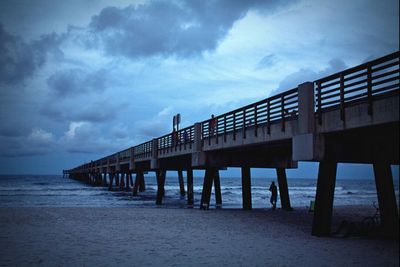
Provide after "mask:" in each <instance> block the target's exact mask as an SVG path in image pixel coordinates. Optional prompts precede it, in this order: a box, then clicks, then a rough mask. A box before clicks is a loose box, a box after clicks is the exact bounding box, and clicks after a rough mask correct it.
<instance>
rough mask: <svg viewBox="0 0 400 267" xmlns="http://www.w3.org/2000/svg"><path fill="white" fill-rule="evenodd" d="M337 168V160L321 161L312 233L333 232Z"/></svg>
mask: <svg viewBox="0 0 400 267" xmlns="http://www.w3.org/2000/svg"><path fill="white" fill-rule="evenodd" d="M336 170H337V162H320V163H319V171H318V181H317V193H316V196H315V210H314V219H313V225H312V235H315V236H329V235H330V233H331V223H332V210H333V196H334V193H335V182H336Z"/></svg>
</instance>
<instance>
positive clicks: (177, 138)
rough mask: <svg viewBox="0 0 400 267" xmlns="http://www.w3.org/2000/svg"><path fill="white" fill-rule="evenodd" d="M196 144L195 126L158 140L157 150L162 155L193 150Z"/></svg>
mask: <svg viewBox="0 0 400 267" xmlns="http://www.w3.org/2000/svg"><path fill="white" fill-rule="evenodd" d="M193 143H194V125H192V126H189V127H186V128H183V129H181V130H179V131H176V132H172V133H169V134H166V135H164V136H161V137H159V138H157V149H158V152H159V153H161V154H167V153H170V152H173V151H178V150H179V151H181V150H186V149H192V146H193Z"/></svg>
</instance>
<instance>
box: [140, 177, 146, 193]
mask: <svg viewBox="0 0 400 267" xmlns="http://www.w3.org/2000/svg"><path fill="white" fill-rule="evenodd" d="M144 191H146V182H145V181H144V173H143V172H140V177H139V192H144Z"/></svg>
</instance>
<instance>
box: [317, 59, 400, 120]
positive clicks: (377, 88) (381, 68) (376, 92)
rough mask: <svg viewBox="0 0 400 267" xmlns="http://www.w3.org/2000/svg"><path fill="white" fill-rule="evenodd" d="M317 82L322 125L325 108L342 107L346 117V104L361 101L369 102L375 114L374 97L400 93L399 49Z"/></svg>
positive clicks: (318, 106)
mask: <svg viewBox="0 0 400 267" xmlns="http://www.w3.org/2000/svg"><path fill="white" fill-rule="evenodd" d="M314 85H315V105H316V107H315V108H316V112H317V114H318V122H319V124H321V123H322V112H323V111H324V110H328V109H334V108H338V107H339V108H340V117H341V119H342V120H344V119H345V107H346V106H349V105H352V104H354V103H358V102H360V101H367V102H368V104H369V106H368V114H370V115H372V113H373V110H372V102H373V99H374V98H377V97H384V96H388V95H393V94H398V93H399V52H395V53H392V54H390V55H387V56H384V57H381V58H378V59H376V60H373V61H370V62H367V63H364V64H361V65H359V66H356V67H354V68H350V69H347V70H345V71H342V72H338V73H335V74H332V75H329V76H327V77H324V78H322V79H318V80H316V81H314Z"/></svg>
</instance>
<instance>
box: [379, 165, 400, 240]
mask: <svg viewBox="0 0 400 267" xmlns="http://www.w3.org/2000/svg"><path fill="white" fill-rule="evenodd" d="M374 175H375V185H376V191H377V194H378V202H379V212H380V217H381V226H382V230H383V234H384V235H385V236H394V237H397V238H398V234H399V214H398V211H397V204H396V195H395V193H394V187H393V177H392V170H391V169H390V164H387V163H374Z"/></svg>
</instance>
